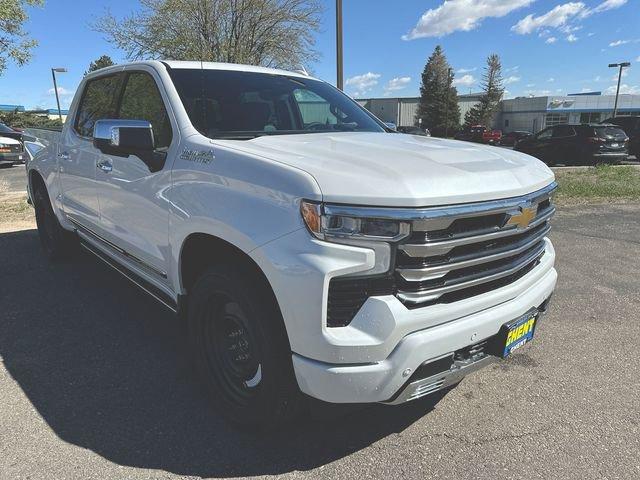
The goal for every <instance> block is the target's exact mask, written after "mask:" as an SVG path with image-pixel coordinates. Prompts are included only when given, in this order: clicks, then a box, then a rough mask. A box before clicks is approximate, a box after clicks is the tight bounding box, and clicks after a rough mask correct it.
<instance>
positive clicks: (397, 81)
mask: <svg viewBox="0 0 640 480" xmlns="http://www.w3.org/2000/svg"><path fill="white" fill-rule="evenodd" d="M410 82H411V77H395V78H393V79H391V80H389V81H388V82H387V84H386V85H385V86H384V94H385V95H389V94H390V93H391V92H397V91H398V90H402V89H404V88H407V85H409V83H410Z"/></svg>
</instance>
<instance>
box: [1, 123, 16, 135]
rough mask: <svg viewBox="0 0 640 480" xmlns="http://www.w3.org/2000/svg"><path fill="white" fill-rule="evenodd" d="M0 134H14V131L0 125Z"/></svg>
mask: <svg viewBox="0 0 640 480" xmlns="http://www.w3.org/2000/svg"><path fill="white" fill-rule="evenodd" d="M0 133H16V131H15V130H14V129H13V128H9V127H7V126H6V125H5V124H4V123H0Z"/></svg>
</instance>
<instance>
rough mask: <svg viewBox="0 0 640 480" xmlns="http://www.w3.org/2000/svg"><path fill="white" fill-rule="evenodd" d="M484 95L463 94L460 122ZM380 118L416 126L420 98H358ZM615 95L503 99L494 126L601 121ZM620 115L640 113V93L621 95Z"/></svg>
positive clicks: (534, 127) (538, 126) (610, 111)
mask: <svg viewBox="0 0 640 480" xmlns="http://www.w3.org/2000/svg"><path fill="white" fill-rule="evenodd" d="M480 96H481V94H477V93H474V94H470V95H459V96H458V99H459V106H460V122H464V116H465V114H466V113H467V112H468V111H469V109H470V108H471V107H472V106H473V105H475V104H476V103H478V101H479V99H480ZM356 101H357V102H358V103H359V104H360V105H362V106H363V107H365V108H366V109H368V110H369V111H370V112H372V113H373V114H374V115H376V116H377V117H378V118H379V119H380V120H382V121H384V122H392V123H395V124H396V125H398V126H411V125H415V117H416V112H417V110H418V103H419V101H420V98H419V97H407V98H368V99H359V100H356ZM614 103H615V95H601V94H600V93H598V92H595V93H590V94H575V95H567V96H557V95H556V96H546V97H519V98H513V99H508V100H503V101H502V102H501V105H500V111H499V113H498V115H496V119H495V122H494V127H495V128H498V129H500V130H502V131H503V132H511V131H514V130H524V131H528V132H533V133H537V132H539V131H540V130H542V129H544V128H546V127H549V126H553V125H558V124H561V123H589V122H591V123H593V122H596V123H597V122H601V121H602V120H605V119H606V118H607V117H610V116H611V115H612V114H613V106H614ZM618 115H640V95H620V97H619V99H618Z"/></svg>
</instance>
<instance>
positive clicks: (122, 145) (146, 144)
mask: <svg viewBox="0 0 640 480" xmlns="http://www.w3.org/2000/svg"><path fill="white" fill-rule="evenodd" d="M93 146H94V147H96V148H97V149H98V150H100V151H101V152H102V153H104V154H106V155H114V156H117V157H128V156H130V155H135V156H136V157H138V158H140V160H142V161H143V162H144V163H145V164H147V166H148V167H149V170H151V171H152V172H157V171H159V170H161V169H162V167H163V166H164V160H165V157H166V153H164V152H156V150H155V142H154V139H153V127H152V126H151V123H150V122H147V121H146V120H120V119H116V120H111V119H109V120H97V121H96V123H95V124H94V126H93Z"/></svg>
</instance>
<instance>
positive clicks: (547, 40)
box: [544, 37, 558, 44]
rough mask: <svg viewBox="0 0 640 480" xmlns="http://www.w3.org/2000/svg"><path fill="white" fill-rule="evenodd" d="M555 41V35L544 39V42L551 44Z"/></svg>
mask: <svg viewBox="0 0 640 480" xmlns="http://www.w3.org/2000/svg"><path fill="white" fill-rule="evenodd" d="M557 41H558V39H557V38H556V37H549V38H547V39H546V40H545V42H544V43H548V44H552V43H556V42H557Z"/></svg>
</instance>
